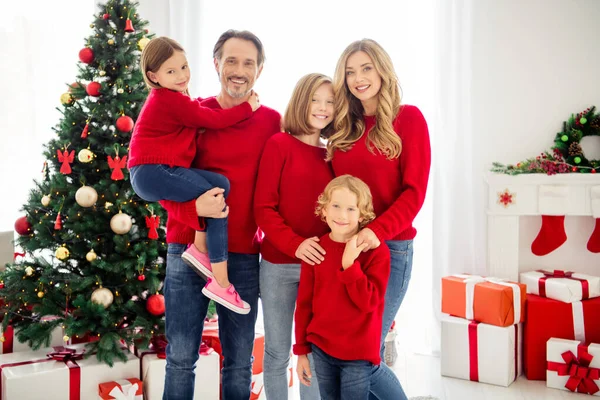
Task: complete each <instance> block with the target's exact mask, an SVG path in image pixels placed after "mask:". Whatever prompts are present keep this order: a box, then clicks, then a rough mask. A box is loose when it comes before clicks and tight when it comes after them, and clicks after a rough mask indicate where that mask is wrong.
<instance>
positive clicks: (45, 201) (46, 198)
mask: <svg viewBox="0 0 600 400" xmlns="http://www.w3.org/2000/svg"><path fill="white" fill-rule="evenodd" d="M42 205H43V206H44V207H48V206H49V205H50V196H48V195H45V196H44V197H42Z"/></svg>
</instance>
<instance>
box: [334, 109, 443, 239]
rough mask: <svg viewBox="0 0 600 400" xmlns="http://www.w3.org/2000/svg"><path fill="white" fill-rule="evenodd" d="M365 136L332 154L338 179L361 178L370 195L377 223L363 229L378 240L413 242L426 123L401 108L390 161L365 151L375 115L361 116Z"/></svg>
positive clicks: (425, 175) (422, 187)
mask: <svg viewBox="0 0 600 400" xmlns="http://www.w3.org/2000/svg"><path fill="white" fill-rule="evenodd" d="M364 121H365V125H366V126H365V134H363V135H362V137H361V138H359V139H358V141H357V142H356V143H354V145H353V146H352V148H350V150H348V151H336V152H335V153H334V154H333V160H332V165H333V171H334V172H335V175H336V176H339V175H344V174H350V175H353V176H355V177H357V178H360V179H362V180H363V181H364V182H365V183H366V184H367V185H369V188H370V189H371V194H372V195H373V206H374V208H375V215H376V216H377V218H376V219H375V220H374V221H373V222H371V223H370V224H369V225H368V226H367V227H368V228H370V229H371V230H372V231H373V232H374V233H375V234H376V235H377V237H378V238H379V239H380V240H408V239H413V238H414V237H415V235H416V234H417V230H416V229H415V228H414V227H413V226H412V222H413V220H414V219H415V217H416V216H417V213H418V212H419V210H420V209H421V207H422V206H423V202H424V201H425V192H426V191H427V182H428V180H429V168H430V165H431V147H430V144H429V131H428V129H427V122H426V121H425V118H424V117H423V114H421V111H419V109H418V108H417V107H415V106H410V105H404V106H401V107H400V111H399V112H398V115H397V116H396V118H395V119H394V122H393V126H394V130H395V131H396V133H397V134H398V136H400V139H401V140H402V153H401V154H400V157H399V158H394V159H392V160H388V159H387V158H386V156H385V155H383V154H381V153H379V152H378V151H377V149H376V148H375V147H374V146H373V151H374V153H372V152H370V151H369V149H368V148H367V133H368V132H369V130H371V128H372V127H373V126H374V125H375V116H365V117H364Z"/></svg>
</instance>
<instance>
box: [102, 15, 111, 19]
mask: <svg viewBox="0 0 600 400" xmlns="http://www.w3.org/2000/svg"><path fill="white" fill-rule="evenodd" d="M102 18H103V19H105V20H106V19H109V18H110V14H109V13H104V15H103V16H102Z"/></svg>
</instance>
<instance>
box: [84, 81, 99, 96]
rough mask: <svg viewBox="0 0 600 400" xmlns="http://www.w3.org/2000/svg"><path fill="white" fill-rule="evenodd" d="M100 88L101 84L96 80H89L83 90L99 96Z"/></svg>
mask: <svg viewBox="0 0 600 400" xmlns="http://www.w3.org/2000/svg"><path fill="white" fill-rule="evenodd" d="M101 88H102V85H100V84H99V83H98V82H91V83H90V84H89V85H87V87H86V88H85V91H86V92H87V94H89V95H90V96H94V97H98V96H100V89H101Z"/></svg>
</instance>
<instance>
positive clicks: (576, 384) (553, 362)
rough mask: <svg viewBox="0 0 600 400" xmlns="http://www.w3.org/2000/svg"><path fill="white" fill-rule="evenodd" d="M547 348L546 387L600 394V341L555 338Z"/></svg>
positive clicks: (549, 342) (549, 341)
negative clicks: (595, 342) (599, 342)
mask: <svg viewBox="0 0 600 400" xmlns="http://www.w3.org/2000/svg"><path fill="white" fill-rule="evenodd" d="M546 348H547V351H546V352H547V354H548V364H547V367H548V370H547V372H546V386H548V387H550V388H554V389H561V390H568V391H571V392H579V393H587V394H593V395H595V396H600V389H599V388H598V386H600V344H593V343H592V344H589V345H585V344H583V343H581V342H580V341H578V340H566V339H557V338H552V339H550V340H548V343H547V345H546Z"/></svg>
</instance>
